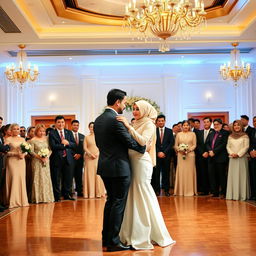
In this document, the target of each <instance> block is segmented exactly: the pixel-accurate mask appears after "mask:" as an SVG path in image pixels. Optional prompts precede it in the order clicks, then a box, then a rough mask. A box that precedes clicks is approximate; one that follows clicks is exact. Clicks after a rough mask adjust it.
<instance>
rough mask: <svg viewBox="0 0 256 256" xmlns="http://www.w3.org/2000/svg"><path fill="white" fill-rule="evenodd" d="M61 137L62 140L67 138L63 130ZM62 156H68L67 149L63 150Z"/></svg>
mask: <svg viewBox="0 0 256 256" xmlns="http://www.w3.org/2000/svg"><path fill="white" fill-rule="evenodd" d="M60 138H61V140H63V139H65V138H64V136H63V132H62V131H60ZM62 156H63V157H66V156H67V151H66V149H64V150H63V153H62Z"/></svg>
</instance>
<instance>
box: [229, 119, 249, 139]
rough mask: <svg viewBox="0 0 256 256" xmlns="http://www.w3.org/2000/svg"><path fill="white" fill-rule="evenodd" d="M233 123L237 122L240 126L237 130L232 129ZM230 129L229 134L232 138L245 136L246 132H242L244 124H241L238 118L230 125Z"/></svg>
mask: <svg viewBox="0 0 256 256" xmlns="http://www.w3.org/2000/svg"><path fill="white" fill-rule="evenodd" d="M235 123H238V125H239V126H240V128H241V130H240V131H239V132H235V131H234V124H235ZM231 130H232V133H231V134H230V136H231V137H232V138H233V139H239V138H241V137H242V136H247V134H246V133H245V132H244V126H243V124H242V122H241V121H240V120H235V121H234V122H233V124H232V127H231Z"/></svg>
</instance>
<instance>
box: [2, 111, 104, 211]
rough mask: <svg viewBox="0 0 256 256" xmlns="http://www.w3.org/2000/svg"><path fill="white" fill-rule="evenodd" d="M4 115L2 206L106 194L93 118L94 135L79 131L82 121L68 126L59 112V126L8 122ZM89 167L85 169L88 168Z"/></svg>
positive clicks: (90, 127) (90, 126)
mask: <svg viewBox="0 0 256 256" xmlns="http://www.w3.org/2000/svg"><path fill="white" fill-rule="evenodd" d="M2 122H3V118H1V117H0V128H1V133H0V192H1V194H0V211H3V210H5V209H6V208H14V207H20V206H28V205H29V203H50V202H60V201H61V200H62V199H64V200H72V201H73V200H75V197H74V192H76V193H77V196H80V197H84V198H94V197H103V196H105V188H104V185H103V182H102V180H101V178H100V177H99V176H98V175H97V174H96V170H97V163H98V149H97V147H96V144H95V138H94V132H93V122H92V123H90V124H89V130H90V134H89V135H87V136H84V135H83V134H81V133H79V121H78V120H73V121H72V122H71V130H68V129H65V118H64V117H63V116H57V117H56V118H55V124H54V128H53V127H51V128H47V129H46V128H45V126H44V125H43V124H38V125H36V126H35V127H33V126H32V127H29V128H28V130H27V131H26V128H25V127H24V126H19V125H18V124H7V125H5V126H2ZM83 170H84V171H83Z"/></svg>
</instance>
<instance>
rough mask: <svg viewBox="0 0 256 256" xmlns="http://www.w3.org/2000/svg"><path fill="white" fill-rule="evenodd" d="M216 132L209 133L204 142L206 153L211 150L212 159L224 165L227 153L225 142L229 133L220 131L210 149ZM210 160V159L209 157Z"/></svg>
mask: <svg viewBox="0 0 256 256" xmlns="http://www.w3.org/2000/svg"><path fill="white" fill-rule="evenodd" d="M215 133H216V131H213V132H211V134H209V136H208V138H207V140H206V147H207V151H211V150H213V153H214V154H215V156H214V157H213V159H214V160H215V161H216V162H218V163H224V162H227V161H228V152H227V149H226V147H227V142H228V136H229V132H228V131H225V130H223V129H222V130H220V132H219V135H218V137H217V138H216V141H215V143H214V149H212V141H213V138H214V135H215ZM210 158H211V157H210Z"/></svg>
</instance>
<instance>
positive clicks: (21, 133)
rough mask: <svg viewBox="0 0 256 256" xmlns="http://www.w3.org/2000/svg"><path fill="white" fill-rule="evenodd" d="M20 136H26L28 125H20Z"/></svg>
mask: <svg viewBox="0 0 256 256" xmlns="http://www.w3.org/2000/svg"><path fill="white" fill-rule="evenodd" d="M20 137H22V138H24V139H25V138H26V127H25V126H21V127H20Z"/></svg>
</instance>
